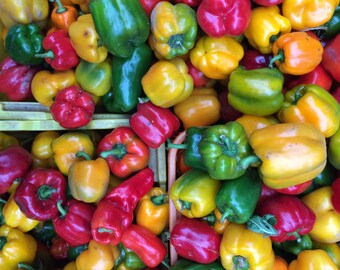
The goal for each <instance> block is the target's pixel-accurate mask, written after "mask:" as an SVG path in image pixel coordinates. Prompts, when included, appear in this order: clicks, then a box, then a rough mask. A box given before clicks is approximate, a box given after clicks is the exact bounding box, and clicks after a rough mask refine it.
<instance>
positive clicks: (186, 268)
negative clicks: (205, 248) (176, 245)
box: [171, 259, 224, 270]
mask: <svg viewBox="0 0 340 270" xmlns="http://www.w3.org/2000/svg"><path fill="white" fill-rule="evenodd" d="M171 270H224V268H223V266H222V264H221V263H220V262H219V261H215V262H213V263H209V264H201V263H196V262H193V261H190V260H187V259H180V260H179V261H177V262H176V263H175V264H174V265H173V266H172V267H171Z"/></svg>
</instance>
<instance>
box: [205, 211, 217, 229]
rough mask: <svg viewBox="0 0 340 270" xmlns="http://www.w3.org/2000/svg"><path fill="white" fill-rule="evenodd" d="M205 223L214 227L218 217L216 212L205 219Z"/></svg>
mask: <svg viewBox="0 0 340 270" xmlns="http://www.w3.org/2000/svg"><path fill="white" fill-rule="evenodd" d="M203 220H204V221H206V222H207V223H208V224H209V225H210V226H213V225H214V224H215V223H216V220H217V219H216V215H215V213H214V212H211V213H210V214H208V215H207V216H205V217H204V218H203Z"/></svg>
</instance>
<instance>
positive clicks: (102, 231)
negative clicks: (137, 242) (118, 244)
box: [97, 227, 113, 233]
mask: <svg viewBox="0 0 340 270" xmlns="http://www.w3.org/2000/svg"><path fill="white" fill-rule="evenodd" d="M97 232H99V233H112V232H113V231H112V230H110V229H106V228H102V227H101V228H98V230H97Z"/></svg>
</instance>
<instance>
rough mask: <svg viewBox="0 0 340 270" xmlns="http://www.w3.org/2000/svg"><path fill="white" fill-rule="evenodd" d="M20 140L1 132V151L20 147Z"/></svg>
mask: <svg viewBox="0 0 340 270" xmlns="http://www.w3.org/2000/svg"><path fill="white" fill-rule="evenodd" d="M19 144H20V143H19V140H18V139H17V138H16V137H15V136H13V135H10V134H8V133H5V132H3V131H0V151H2V150H4V149H5V148H7V147H9V146H12V145H19Z"/></svg>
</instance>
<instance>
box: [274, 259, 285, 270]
mask: <svg viewBox="0 0 340 270" xmlns="http://www.w3.org/2000/svg"><path fill="white" fill-rule="evenodd" d="M273 270H288V263H287V262H286V260H285V259H283V258H282V257H280V256H278V255H276V256H275V263H274V267H273Z"/></svg>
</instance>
